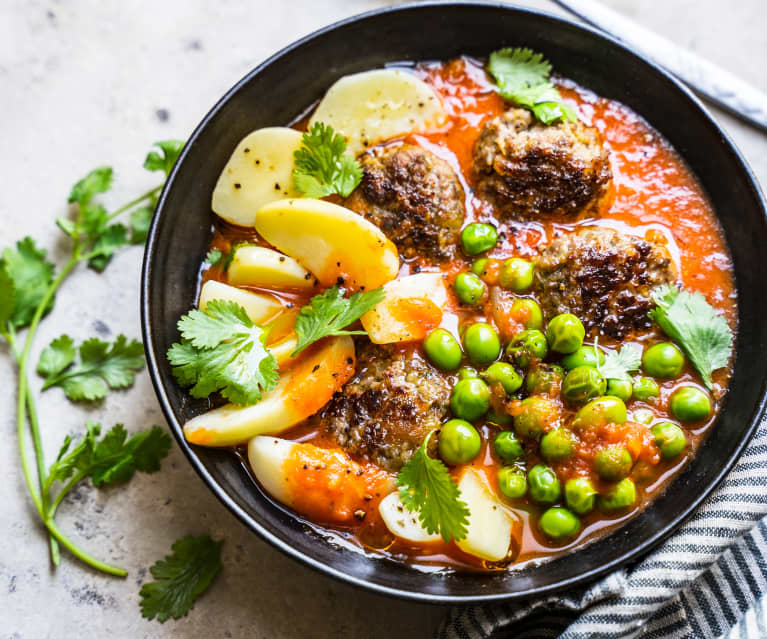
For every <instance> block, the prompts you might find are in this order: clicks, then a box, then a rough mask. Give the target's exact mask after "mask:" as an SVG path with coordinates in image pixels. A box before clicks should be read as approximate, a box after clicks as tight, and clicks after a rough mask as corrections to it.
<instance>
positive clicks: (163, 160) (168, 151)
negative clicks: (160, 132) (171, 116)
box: [144, 140, 184, 177]
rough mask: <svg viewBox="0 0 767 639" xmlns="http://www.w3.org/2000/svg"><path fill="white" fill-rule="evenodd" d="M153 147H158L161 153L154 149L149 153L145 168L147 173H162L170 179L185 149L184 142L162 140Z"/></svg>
mask: <svg viewBox="0 0 767 639" xmlns="http://www.w3.org/2000/svg"><path fill="white" fill-rule="evenodd" d="M152 146H156V147H157V148H158V149H160V152H159V153H158V152H157V151H156V150H154V149H153V150H151V151H149V153H147V156H146V159H145V160H144V168H145V169H146V170H147V171H162V172H163V173H165V177H168V175H170V172H171V169H173V165H174V164H175V163H176V160H178V156H179V155H180V153H181V150H182V149H183V148H184V142H183V140H162V141H160V142H155V143H154V144H153V145H152Z"/></svg>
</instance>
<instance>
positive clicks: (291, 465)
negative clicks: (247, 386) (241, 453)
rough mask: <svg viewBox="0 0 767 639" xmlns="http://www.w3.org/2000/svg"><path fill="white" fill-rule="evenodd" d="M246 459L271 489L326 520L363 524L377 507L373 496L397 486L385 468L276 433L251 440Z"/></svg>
mask: <svg viewBox="0 0 767 639" xmlns="http://www.w3.org/2000/svg"><path fill="white" fill-rule="evenodd" d="M248 461H249V462H250V467H251V468H252V469H253V474H254V475H255V476H256V479H258V481H259V482H260V483H261V486H263V488H264V490H266V492H267V493H269V494H270V495H271V496H272V497H274V498H275V499H277V500H279V501H280V502H282V503H283V504H285V505H286V506H289V507H290V508H293V509H294V510H296V511H298V512H299V513H302V514H304V515H308V516H310V517H311V518H312V519H315V520H319V521H324V522H333V523H343V524H354V523H359V521H361V520H364V518H365V515H366V513H367V511H368V510H371V509H373V508H375V506H374V504H373V502H371V500H370V495H372V494H375V493H378V494H385V493H386V492H388V491H390V490H392V489H393V484H394V482H393V478H392V477H391V476H390V475H389V474H388V473H386V472H385V471H383V470H380V469H378V468H376V467H374V466H371V465H364V464H359V463H357V462H355V461H353V460H352V459H351V458H350V457H349V456H348V455H347V454H346V452H344V451H342V450H337V449H332V450H329V449H325V448H319V447H317V446H315V445H314V444H309V443H297V442H292V441H287V440H284V439H278V438H276V437H267V436H263V435H260V436H258V437H254V438H253V439H251V440H250V442H249V443H248ZM366 497H367V499H366Z"/></svg>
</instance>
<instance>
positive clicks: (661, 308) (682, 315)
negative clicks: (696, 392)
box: [650, 285, 733, 390]
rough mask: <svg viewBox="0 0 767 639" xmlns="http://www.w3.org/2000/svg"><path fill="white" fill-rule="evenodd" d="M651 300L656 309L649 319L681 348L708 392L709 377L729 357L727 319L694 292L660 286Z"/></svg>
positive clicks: (710, 381)
mask: <svg viewBox="0 0 767 639" xmlns="http://www.w3.org/2000/svg"><path fill="white" fill-rule="evenodd" d="M652 299H653V302H655V304H656V307H655V308H654V309H653V310H651V311H650V317H651V318H652V319H653V320H655V322H656V323H657V324H658V326H660V327H661V328H662V329H663V332H664V333H666V335H668V336H669V337H670V338H671V339H673V340H674V341H675V342H676V343H677V344H679V346H681V347H682V350H683V351H684V352H685V354H686V355H687V357H688V358H689V360H690V362H691V363H692V365H693V366H694V367H695V370H696V371H698V373H699V374H700V376H701V378H702V379H703V383H704V384H705V385H706V388H708V389H709V390H711V389H712V384H713V382H712V379H711V375H712V374H713V372H714V371H715V370H717V369H718V368H722V367H723V366H727V362H729V361H730V356H731V355H732V343H733V335H732V330H730V326H729V325H728V324H727V320H726V319H725V318H724V316H722V315H719V314H717V312H716V311H715V310H714V308H713V307H712V306H711V305H710V304H709V303H708V302H707V301H706V298H705V297H704V296H703V295H702V294H701V293H698V292H690V291H686V290H681V291H679V290H677V289H676V288H673V287H671V286H666V285H664V286H660V287H658V288H657V289H656V290H655V291H654V292H653V295H652Z"/></svg>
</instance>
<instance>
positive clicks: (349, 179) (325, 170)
mask: <svg viewBox="0 0 767 639" xmlns="http://www.w3.org/2000/svg"><path fill="white" fill-rule="evenodd" d="M293 161H294V164H295V168H294V169H293V185H294V186H295V187H296V190H297V191H299V192H300V193H303V195H304V197H316V198H319V197H325V196H327V195H332V194H333V193H337V194H338V195H341V196H343V197H346V196H348V195H349V194H350V193H351V192H352V191H353V190H354V189H355V188H356V187H357V185H358V184H359V183H360V180H361V179H362V167H361V166H360V164H359V162H357V160H355V159H354V158H353V157H352V156H351V155H347V154H346V139H345V138H344V136H342V135H339V134H337V133H335V132H334V131H333V127H331V126H326V125H325V124H324V123H322V122H315V123H314V124H313V125H312V127H311V129H309V130H308V131H306V132H305V133H304V135H303V138H302V139H301V147H300V148H299V149H298V150H296V152H295V153H294V154H293Z"/></svg>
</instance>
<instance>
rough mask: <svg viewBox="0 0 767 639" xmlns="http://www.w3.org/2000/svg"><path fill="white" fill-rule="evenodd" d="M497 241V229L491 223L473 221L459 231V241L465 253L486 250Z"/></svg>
mask: <svg viewBox="0 0 767 639" xmlns="http://www.w3.org/2000/svg"><path fill="white" fill-rule="evenodd" d="M497 241H498V231H496V230H495V227H494V226H493V225H492V224H481V223H479V222H475V223H474V224H469V225H468V226H467V227H466V228H464V229H463V231H462V232H461V243H462V244H463V250H464V251H465V252H466V254H467V255H477V254H479V253H482V252H483V251H488V250H490V249H491V248H493V247H494V246H495V243H496V242H497Z"/></svg>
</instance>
